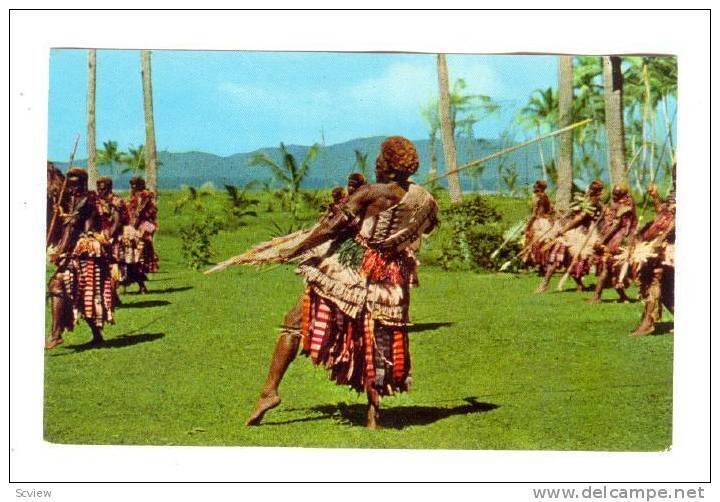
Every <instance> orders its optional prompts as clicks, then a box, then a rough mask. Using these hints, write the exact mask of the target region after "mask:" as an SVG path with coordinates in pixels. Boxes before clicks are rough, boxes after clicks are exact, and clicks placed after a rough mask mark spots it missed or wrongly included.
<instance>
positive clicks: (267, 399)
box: [245, 394, 281, 426]
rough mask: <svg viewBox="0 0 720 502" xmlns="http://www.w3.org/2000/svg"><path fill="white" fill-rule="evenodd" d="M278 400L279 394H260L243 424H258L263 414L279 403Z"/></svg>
mask: <svg viewBox="0 0 720 502" xmlns="http://www.w3.org/2000/svg"><path fill="white" fill-rule="evenodd" d="M280 401H281V400H280V396H278V395H277V394H272V395H270V396H263V395H261V396H260V399H258V402H257V404H256V405H255V409H254V410H253V412H252V413H251V414H250V416H249V417H248V419H247V420H245V425H247V426H250V425H260V422H261V421H262V419H263V417H264V416H265V413H266V412H268V411H269V410H272V409H273V408H275V407H276V406H277V405H279V404H280Z"/></svg>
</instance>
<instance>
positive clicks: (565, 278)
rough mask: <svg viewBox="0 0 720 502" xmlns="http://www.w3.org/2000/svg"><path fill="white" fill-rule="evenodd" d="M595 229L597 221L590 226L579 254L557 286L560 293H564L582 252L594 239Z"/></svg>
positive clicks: (574, 257)
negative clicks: (592, 238) (566, 283)
mask: <svg viewBox="0 0 720 502" xmlns="http://www.w3.org/2000/svg"><path fill="white" fill-rule="evenodd" d="M595 227H597V220H596V221H593V222H592V225H590V228H588V233H587V237H585V240H584V241H583V244H582V246H580V249H579V250H578V252H577V254H576V255H575V256H573V259H572V261H571V262H570V266H569V267H568V268H567V270H566V271H565V274H564V275H563V276H562V277H561V278H560V282H558V285H557V290H558V291H562V289H563V286H564V285H565V281H567V278H568V277H570V272H572V269H573V267H575V265H577V262H578V261H579V260H580V256H581V255H582V252H583V250H584V249H585V246H587V245H588V242H590V238H591V237H592V234H593V231H594V230H595Z"/></svg>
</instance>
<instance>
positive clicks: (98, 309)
mask: <svg viewBox="0 0 720 502" xmlns="http://www.w3.org/2000/svg"><path fill="white" fill-rule="evenodd" d="M55 276H56V277H57V278H58V279H59V280H60V281H61V283H62V289H63V294H64V296H65V298H67V299H68V300H69V301H70V303H71V304H72V309H73V312H74V314H73V315H72V316H70V315H68V316H65V318H64V319H63V320H62V321H61V322H63V327H64V328H65V329H67V330H68V331H72V329H73V327H74V324H75V322H77V319H78V318H79V317H82V318H84V319H85V320H87V321H88V322H89V323H91V324H92V325H94V326H97V327H99V328H102V327H103V325H104V324H105V323H106V322H109V323H113V322H114V317H113V310H114V300H113V280H112V277H111V274H110V266H109V264H108V262H107V260H106V259H105V258H98V257H90V256H82V257H79V258H74V259H73V260H72V262H71V263H70V265H69V266H68V267H65V268H62V269H61V270H58V271H57V272H56V273H55Z"/></svg>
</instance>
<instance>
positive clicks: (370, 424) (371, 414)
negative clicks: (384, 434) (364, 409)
mask: <svg viewBox="0 0 720 502" xmlns="http://www.w3.org/2000/svg"><path fill="white" fill-rule="evenodd" d="M367 428H368V429H373V430H376V429H380V428H381V427H380V413H378V412H377V411H375V410H374V409H373V408H372V406H371V407H369V408H368V417H367Z"/></svg>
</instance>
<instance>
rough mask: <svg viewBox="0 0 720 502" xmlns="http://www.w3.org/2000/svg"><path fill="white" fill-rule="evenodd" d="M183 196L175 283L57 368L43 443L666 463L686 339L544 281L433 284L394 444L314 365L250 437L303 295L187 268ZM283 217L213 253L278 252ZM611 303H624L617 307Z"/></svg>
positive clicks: (171, 277)
mask: <svg viewBox="0 0 720 502" xmlns="http://www.w3.org/2000/svg"><path fill="white" fill-rule="evenodd" d="M173 197H174V195H173V194H163V195H162V197H161V204H162V206H161V217H162V218H163V219H162V220H161V225H162V226H161V230H160V232H159V234H158V236H157V241H156V242H157V249H158V252H159V254H160V257H161V272H160V273H158V274H155V275H154V276H153V277H152V281H151V282H150V283H149V287H150V290H151V293H150V294H149V295H145V296H139V295H135V294H131V293H129V294H126V295H124V296H123V297H122V299H123V302H124V303H123V305H122V306H121V307H120V308H119V309H118V310H117V312H116V317H117V324H116V325H114V326H109V327H107V329H106V331H105V337H106V339H107V343H106V345H105V346H104V347H103V348H99V349H94V348H89V347H88V346H87V345H85V344H86V342H88V341H89V340H90V333H89V331H88V329H87V328H86V327H85V326H84V325H80V326H78V328H76V330H75V332H74V333H70V334H68V335H67V336H66V343H65V344H64V345H62V346H60V347H58V348H57V349H55V350H53V351H50V352H49V353H47V355H46V371H45V439H46V440H47V441H50V442H56V443H76V444H153V445H237V446H250V445H268V446H270V445H273V446H307V447H345V448H380V447H382V448H462V449H553V450H634V451H656V450H664V449H667V448H668V447H670V442H671V424H672V350H673V337H672V335H669V334H665V335H662V336H649V337H643V338H631V337H629V336H628V333H629V331H630V330H631V329H632V328H633V327H634V326H635V324H636V323H637V321H638V320H639V317H640V312H641V310H642V305H641V304H640V303H634V304H624V305H619V304H616V303H612V302H610V301H608V302H606V303H603V304H601V305H599V306H590V305H587V304H586V303H584V302H583V299H584V298H587V297H588V296H589V293H582V294H578V293H573V292H570V291H567V292H560V293H557V292H552V293H548V294H546V295H542V296H540V295H535V294H533V293H532V291H533V289H534V288H535V286H536V285H537V281H538V279H537V278H536V277H535V276H534V275H531V274H520V275H509V274H474V273H467V272H452V273H451V272H444V271H442V270H440V269H438V268H434V267H424V268H421V272H420V281H421V287H420V288H419V289H416V290H414V291H413V293H412V295H413V300H412V319H413V322H414V324H415V325H414V327H413V328H412V331H411V334H410V339H411V352H412V358H413V382H414V384H413V388H412V389H411V392H409V393H407V394H402V395H398V396H395V397H390V398H387V399H385V400H384V401H383V408H384V411H385V421H386V424H387V427H386V428H385V429H383V430H380V431H368V430H366V429H365V428H364V427H363V426H362V422H363V418H364V412H365V397H364V396H363V395H357V394H355V393H354V392H352V391H350V390H348V389H346V388H343V387H339V386H336V385H334V384H333V383H332V382H330V381H328V379H327V375H326V374H325V371H324V370H323V369H321V368H316V367H314V366H313V365H312V364H311V363H310V361H309V360H308V359H307V358H304V357H299V358H298V359H297V360H296V362H295V363H294V364H293V365H292V366H291V367H290V369H289V371H288V373H287V375H286V378H285V380H284V382H283V384H282V386H281V394H282V396H283V399H284V401H283V404H282V405H281V406H280V407H279V408H277V409H276V410H273V411H271V412H270V413H268V415H267V416H266V418H265V421H264V425H263V426H261V427H256V428H247V427H244V426H243V425H242V424H243V421H244V419H245V418H246V416H247V414H248V413H249V412H250V410H251V409H252V406H253V404H254V402H255V399H256V396H257V392H258V390H259V388H260V386H261V385H262V383H263V381H264V378H265V375H266V371H267V365H268V362H269V360H270V355H271V351H272V348H273V346H274V343H275V339H276V336H277V333H276V328H277V326H278V323H279V322H280V320H281V319H282V315H283V313H284V312H285V311H286V310H287V309H288V308H289V307H290V306H292V304H293V302H294V301H295V299H296V298H297V296H298V295H299V294H300V292H301V290H302V285H301V280H300V278H298V277H297V276H295V274H294V273H293V270H292V267H289V266H283V267H277V268H273V269H269V270H266V271H258V270H256V269H253V268H249V267H235V268H232V269H229V270H227V271H225V272H222V273H219V274H214V275H211V276H204V275H202V274H201V273H198V272H194V271H191V270H189V269H187V268H186V266H185V265H184V263H183V260H182V257H181V254H180V242H179V239H178V237H177V233H176V232H173V231H172V229H174V228H175V227H176V225H177V224H178V221H179V219H180V218H181V216H176V215H173V214H172V210H171V209H170V203H171V200H172V198H173ZM212 203H219V202H218V201H213V202H212ZM503 203H504V204H508V205H512V203H510V202H507V201H505V202H503ZM513 208H514V209H513ZM523 210H524V202H522V201H515V206H513V207H511V208H510V209H509V211H514V212H515V213H517V214H519V215H521V214H522V211H523ZM182 217H183V218H186V217H187V216H182ZM513 218H514V217H513ZM272 219H277V220H281V219H282V214H280V213H264V212H263V213H261V215H260V216H259V217H258V218H257V219H251V220H248V221H249V223H250V225H248V226H246V227H241V228H239V229H238V230H236V231H233V232H221V234H220V235H218V236H216V237H215V238H214V240H213V245H214V248H215V251H216V253H215V255H216V258H218V259H221V258H224V257H227V256H230V255H233V254H237V253H238V252H240V251H242V250H244V249H245V248H246V247H247V246H248V245H250V244H252V243H255V242H258V241H260V240H263V239H266V238H267V237H268V235H269V232H270V230H269V223H270V220H272ZM508 220H510V221H509V223H513V222H514V220H513V219H512V218H508ZM431 244H432V242H431ZM568 287H570V284H569V283H568ZM133 291H134V289H133ZM633 293H634V291H633ZM606 298H607V299H608V300H611V299H614V292H607V293H606ZM48 331H49V319H48Z"/></svg>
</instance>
